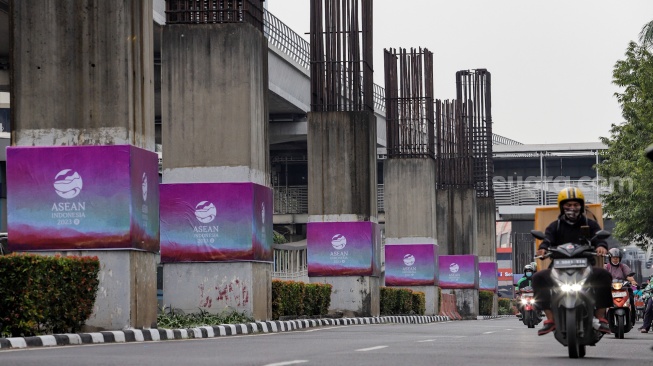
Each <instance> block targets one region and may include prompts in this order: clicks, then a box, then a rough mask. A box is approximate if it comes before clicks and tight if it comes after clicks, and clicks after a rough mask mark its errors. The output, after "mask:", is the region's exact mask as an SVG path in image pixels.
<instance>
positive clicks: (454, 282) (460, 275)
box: [439, 255, 478, 289]
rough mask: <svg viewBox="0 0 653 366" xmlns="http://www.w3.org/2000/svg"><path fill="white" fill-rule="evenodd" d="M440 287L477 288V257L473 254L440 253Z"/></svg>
mask: <svg viewBox="0 0 653 366" xmlns="http://www.w3.org/2000/svg"><path fill="white" fill-rule="evenodd" d="M439 262H440V263H439V264H440V287H441V288H444V289H478V257H477V256H475V255H441V256H440V258H439Z"/></svg>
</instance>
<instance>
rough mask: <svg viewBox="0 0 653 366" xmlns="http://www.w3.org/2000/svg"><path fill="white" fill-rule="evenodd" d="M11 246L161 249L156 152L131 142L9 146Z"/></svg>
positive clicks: (78, 248)
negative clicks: (90, 144)
mask: <svg viewBox="0 0 653 366" xmlns="http://www.w3.org/2000/svg"><path fill="white" fill-rule="evenodd" d="M7 229H8V230H7V231H8V235H9V242H8V245H9V248H10V249H11V250H16V251H31V250H71V249H74V250H94V249H139V250H147V251H151V252H157V251H158V250H159V174H158V157H157V155H156V154H155V153H153V152H151V151H147V150H143V149H139V148H137V147H134V146H130V145H113V146H47V147H9V148H7Z"/></svg>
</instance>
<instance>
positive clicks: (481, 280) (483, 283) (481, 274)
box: [478, 262, 499, 293]
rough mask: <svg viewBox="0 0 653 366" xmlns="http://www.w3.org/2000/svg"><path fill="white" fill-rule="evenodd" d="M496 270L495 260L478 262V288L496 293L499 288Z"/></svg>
mask: <svg viewBox="0 0 653 366" xmlns="http://www.w3.org/2000/svg"><path fill="white" fill-rule="evenodd" d="M498 270H499V269H498V266H497V263H496V262H479V263H478V289H479V290H486V291H492V292H495V293H496V292H497V290H498V289H499V281H498Z"/></svg>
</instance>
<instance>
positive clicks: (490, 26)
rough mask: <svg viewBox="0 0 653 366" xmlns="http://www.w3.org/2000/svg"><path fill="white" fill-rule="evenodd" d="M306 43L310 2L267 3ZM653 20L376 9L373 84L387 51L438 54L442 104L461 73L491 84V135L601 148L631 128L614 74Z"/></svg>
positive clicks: (631, 3)
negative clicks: (620, 128) (475, 73)
mask: <svg viewBox="0 0 653 366" xmlns="http://www.w3.org/2000/svg"><path fill="white" fill-rule="evenodd" d="M266 3H267V7H268V10H269V11H270V12H271V13H272V14H274V15H275V16H276V17H277V18H279V19H280V20H281V21H282V22H284V23H285V24H286V25H288V26H289V27H290V28H292V29H293V30H294V31H295V32H297V33H299V34H300V35H301V36H303V37H305V38H306V39H307V40H308V34H306V33H308V32H309V31H310V1H309V0H267V1H266ZM651 20H653V0H546V1H542V0H540V1H536V0H447V1H443V0H401V1H399V0H374V20H373V24H374V29H373V32H374V81H375V83H376V84H379V85H381V86H384V85H385V84H384V80H383V74H384V72H383V69H384V66H383V50H384V48H397V49H398V48H400V47H401V48H407V49H410V48H411V47H414V48H417V47H422V48H427V49H428V50H429V51H431V52H433V63H434V70H433V78H434V84H435V90H434V95H435V98H437V99H454V98H455V95H456V85H455V75H456V71H460V70H468V69H481V68H485V69H487V70H488V71H489V72H490V73H491V74H492V119H493V122H494V123H493V125H492V128H493V132H494V133H495V134H499V135H501V136H504V137H508V138H510V139H513V140H516V141H519V142H522V143H526V144H554V143H575V142H598V141H599V137H610V127H611V125H612V124H620V123H623V121H624V120H623V118H622V116H621V108H620V106H619V104H618V102H617V99H616V98H615V96H614V94H615V93H616V92H620V91H621V89H620V88H619V87H617V86H616V85H614V84H613V83H612V71H613V68H614V65H615V63H616V62H617V61H618V60H622V59H624V57H625V56H624V54H625V51H626V48H627V47H628V43H629V42H630V41H637V40H638V36H639V32H640V30H641V29H642V27H643V26H644V24H646V23H648V22H649V21H651Z"/></svg>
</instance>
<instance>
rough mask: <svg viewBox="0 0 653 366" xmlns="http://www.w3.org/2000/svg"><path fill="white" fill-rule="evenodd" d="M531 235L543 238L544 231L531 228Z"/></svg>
mask: <svg viewBox="0 0 653 366" xmlns="http://www.w3.org/2000/svg"><path fill="white" fill-rule="evenodd" d="M531 235H533V237H535V238H536V239H540V240H544V238H545V236H544V233H543V232H541V231H538V230H531Z"/></svg>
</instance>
